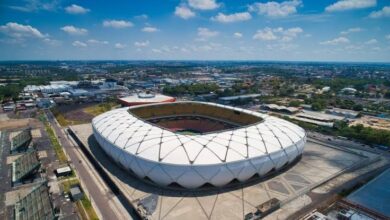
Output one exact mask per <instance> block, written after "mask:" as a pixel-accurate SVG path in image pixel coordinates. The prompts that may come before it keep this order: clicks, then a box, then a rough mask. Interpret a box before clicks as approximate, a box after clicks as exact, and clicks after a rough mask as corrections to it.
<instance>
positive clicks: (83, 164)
mask: <svg viewBox="0 0 390 220" xmlns="http://www.w3.org/2000/svg"><path fill="white" fill-rule="evenodd" d="M45 114H46V116H47V119H48V121H49V123H50V124H51V126H52V128H54V132H55V133H56V135H57V137H58V140H59V141H60V144H61V145H62V147H63V148H64V150H65V153H66V154H67V155H68V158H69V159H70V160H71V162H72V163H71V164H72V165H73V167H74V168H75V169H76V171H77V174H78V177H79V179H80V181H81V182H82V185H83V186H85V187H84V188H86V189H84V190H86V191H87V194H88V195H89V196H90V200H91V201H92V203H93V205H94V208H95V210H96V212H97V214H98V215H99V217H100V218H101V219H108V220H111V219H132V218H131V216H130V215H129V213H128V212H127V211H126V209H125V208H124V207H123V205H122V204H121V203H120V201H119V199H118V197H117V196H116V195H115V194H114V193H113V192H112V191H111V190H110V189H109V188H108V186H107V185H106V184H105V183H104V181H103V180H102V179H101V177H100V176H99V174H98V173H97V172H96V171H95V169H94V168H93V166H92V164H90V163H89V161H88V159H87V158H85V156H84V154H83V153H82V152H81V150H80V149H79V148H78V146H77V147H76V145H74V144H73V143H72V142H71V141H70V140H69V137H68V136H67V135H65V133H64V131H63V130H62V128H61V127H60V125H59V124H58V123H57V121H56V120H55V118H54V116H53V114H52V113H51V111H49V110H45Z"/></svg>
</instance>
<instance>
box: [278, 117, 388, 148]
mask: <svg viewBox="0 0 390 220" xmlns="http://www.w3.org/2000/svg"><path fill="white" fill-rule="evenodd" d="M283 119H285V120H289V121H292V122H294V123H295V124H297V125H299V126H301V127H303V128H305V129H306V130H310V131H316V132H320V133H323V134H328V135H333V136H343V137H347V138H351V139H355V140H358V141H361V142H363V143H365V144H378V145H386V146H390V131H387V130H381V129H374V128H370V127H364V126H363V125H360V124H359V125H355V126H348V124H347V123H346V122H342V121H341V122H335V125H334V127H333V128H329V127H324V126H319V125H314V124H310V123H307V122H302V121H298V120H294V119H291V118H289V117H283Z"/></svg>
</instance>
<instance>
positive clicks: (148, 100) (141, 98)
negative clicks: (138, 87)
mask: <svg viewBox="0 0 390 220" xmlns="http://www.w3.org/2000/svg"><path fill="white" fill-rule="evenodd" d="M175 101H176V98H174V97H171V96H166V95H162V94H152V93H138V94H135V95H131V96H127V97H123V98H119V102H120V103H121V104H122V105H123V106H135V105H144V104H152V103H161V102H175Z"/></svg>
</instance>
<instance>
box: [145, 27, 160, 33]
mask: <svg viewBox="0 0 390 220" xmlns="http://www.w3.org/2000/svg"><path fill="white" fill-rule="evenodd" d="M142 31H143V32H148V33H153V32H157V31H159V29H158V28H155V27H144V28H142Z"/></svg>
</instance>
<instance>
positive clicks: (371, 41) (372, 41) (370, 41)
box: [364, 39, 378, 45]
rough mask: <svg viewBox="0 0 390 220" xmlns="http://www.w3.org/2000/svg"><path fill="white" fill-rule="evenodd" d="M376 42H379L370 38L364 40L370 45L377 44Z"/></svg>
mask: <svg viewBox="0 0 390 220" xmlns="http://www.w3.org/2000/svg"><path fill="white" fill-rule="evenodd" d="M376 43H378V41H377V40H376V39H370V40H368V41H366V42H364V44H368V45H371V44H376Z"/></svg>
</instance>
